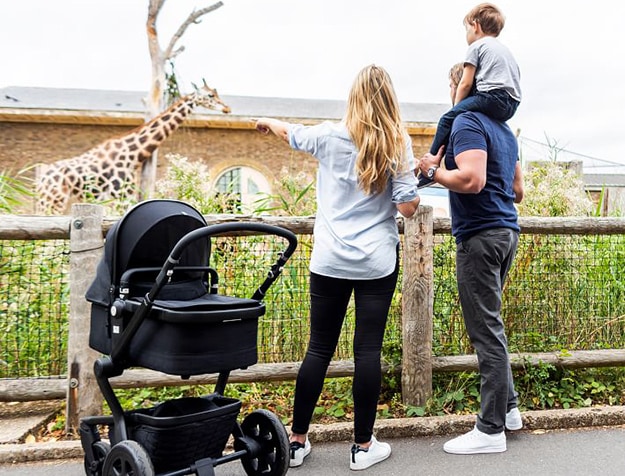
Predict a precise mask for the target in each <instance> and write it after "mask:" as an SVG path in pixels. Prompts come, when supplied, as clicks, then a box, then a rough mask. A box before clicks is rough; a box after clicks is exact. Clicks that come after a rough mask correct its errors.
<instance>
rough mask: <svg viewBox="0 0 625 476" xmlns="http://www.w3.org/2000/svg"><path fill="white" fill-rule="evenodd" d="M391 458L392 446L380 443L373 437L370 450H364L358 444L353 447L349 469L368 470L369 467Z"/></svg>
mask: <svg viewBox="0 0 625 476" xmlns="http://www.w3.org/2000/svg"><path fill="white" fill-rule="evenodd" d="M389 456H391V445H389V444H388V443H380V442H379V441H378V440H376V439H375V436H372V437H371V446H369V448H363V447H362V446H358V445H357V444H354V445H353V446H352V452H351V457H350V460H349V469H351V470H353V471H360V470H361V469H367V468H368V467H369V466H373V465H374V464H376V463H379V462H380V461H384V460H385V459H386V458H388V457H389Z"/></svg>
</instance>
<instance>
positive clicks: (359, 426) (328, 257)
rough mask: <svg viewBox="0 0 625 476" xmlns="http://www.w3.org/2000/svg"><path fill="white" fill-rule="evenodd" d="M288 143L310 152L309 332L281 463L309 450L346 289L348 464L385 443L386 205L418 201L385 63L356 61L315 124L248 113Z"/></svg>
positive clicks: (389, 220) (410, 207)
mask: <svg viewBox="0 0 625 476" xmlns="http://www.w3.org/2000/svg"><path fill="white" fill-rule="evenodd" d="M256 128H257V129H258V130H259V131H261V132H263V133H268V132H270V131H271V132H273V133H274V134H275V135H277V136H278V137H280V138H282V139H283V140H285V141H287V142H288V143H289V144H290V146H291V147H292V148H293V149H295V150H301V151H305V152H308V153H310V154H312V155H313V156H314V157H315V158H316V159H317V160H318V161H319V168H318V172H317V215H316V219H315V228H314V246H313V251H312V256H311V260H310V340H309V343H308V349H307V351H306V356H305V357H304V361H303V362H302V365H301V367H300V369H299V373H298V376H297V381H296V387H295V400H294V410H293V423H292V426H291V431H292V434H291V437H290V440H291V461H290V465H291V466H292V467H293V466H299V465H301V464H302V463H303V461H304V458H305V457H306V456H308V455H309V454H310V452H311V445H310V442H309V441H308V438H307V433H308V429H309V425H310V421H311V418H312V415H313V411H314V408H315V405H316V403H317V400H318V399H319V396H320V394H321V390H322V387H323V382H324V379H325V376H326V372H327V369H328V365H329V364H330V360H331V359H332V355H333V354H334V351H335V350H336V346H337V343H338V340H339V336H340V332H341V327H342V324H343V320H344V318H345V313H346V310H347V306H348V304H349V301H350V297H351V295H352V293H354V300H355V306H356V326H355V333H354V364H355V370H354V379H353V387H352V390H353V397H354V445H353V446H352V449H351V455H350V468H351V469H353V470H361V469H365V468H368V467H370V466H371V465H373V464H376V463H379V462H380V461H383V460H385V459H386V458H388V457H389V456H390V454H391V448H390V445H388V444H387V443H381V442H378V441H377V440H376V439H375V437H374V436H373V426H374V423H375V418H376V410H377V403H378V397H379V393H380V385H381V380H382V372H381V366H380V354H381V349H382V341H383V338H384V330H385V327H386V320H387V316H388V310H389V307H390V304H391V299H392V297H393V293H394V292H395V286H396V284H397V274H398V256H397V250H398V244H399V233H398V230H397V223H396V215H397V211H399V212H400V213H401V214H402V215H404V216H406V217H410V216H412V215H413V214H414V213H415V211H416V210H417V207H418V205H419V196H418V192H417V183H416V177H415V175H414V172H413V171H414V169H415V160H414V156H413V154H412V148H411V141H410V137H409V136H408V134H407V133H406V131H405V129H404V127H403V125H402V121H401V117H400V112H399V103H398V101H397V97H396V95H395V91H394V88H393V84H392V82H391V79H390V77H389V75H388V73H387V72H386V71H385V70H384V69H383V68H381V67H379V66H375V65H370V66H367V67H365V68H364V69H362V70H361V71H360V73H359V74H358V76H357V77H356V80H355V81H354V84H353V86H352V88H351V91H350V93H349V97H348V101H347V111H346V113H345V117H344V119H343V120H342V121H341V122H339V123H332V122H324V123H321V124H318V125H315V126H302V125H299V124H290V123H287V122H283V121H280V120H276V119H270V118H261V119H257V120H256Z"/></svg>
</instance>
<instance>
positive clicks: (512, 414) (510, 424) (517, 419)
mask: <svg viewBox="0 0 625 476" xmlns="http://www.w3.org/2000/svg"><path fill="white" fill-rule="evenodd" d="M521 428H523V420H522V419H521V412H520V411H519V409H518V408H517V407H514V408H513V409H512V410H510V411H509V412H508V413H506V430H512V431H514V430H520V429H521Z"/></svg>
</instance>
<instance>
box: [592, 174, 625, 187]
mask: <svg viewBox="0 0 625 476" xmlns="http://www.w3.org/2000/svg"><path fill="white" fill-rule="evenodd" d="M583 180H584V186H585V188H586V189H594V188H599V189H600V188H603V187H625V174H584V177H583Z"/></svg>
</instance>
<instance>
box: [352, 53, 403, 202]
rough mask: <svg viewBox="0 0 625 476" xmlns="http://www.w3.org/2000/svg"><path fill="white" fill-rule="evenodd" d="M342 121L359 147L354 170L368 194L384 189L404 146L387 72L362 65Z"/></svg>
mask: <svg viewBox="0 0 625 476" xmlns="http://www.w3.org/2000/svg"><path fill="white" fill-rule="evenodd" d="M345 124H346V125H347V130H348V131H349V135H350V137H351V139H352V141H354V144H355V145H356V148H357V149H358V156H357V157H356V174H357V176H358V184H359V186H360V188H361V189H362V190H363V191H364V192H365V193H366V194H367V195H372V194H374V193H380V192H383V191H384V190H386V186H387V185H388V179H389V177H391V176H394V175H395V174H396V173H397V172H398V171H399V170H400V169H401V166H402V163H403V157H404V152H405V148H406V139H405V137H404V127H403V125H402V121H401V115H400V112H399V101H398V100H397V96H396V95H395V89H394V88H393V83H392V81H391V78H390V76H389V74H388V73H387V72H386V71H385V70H384V68H381V67H379V66H376V65H369V66H366V67H365V68H363V69H362V70H361V71H360V72H359V73H358V76H357V77H356V80H355V81H354V84H353V85H352V88H351V91H350V93H349V97H348V99H347V112H346V114H345Z"/></svg>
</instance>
